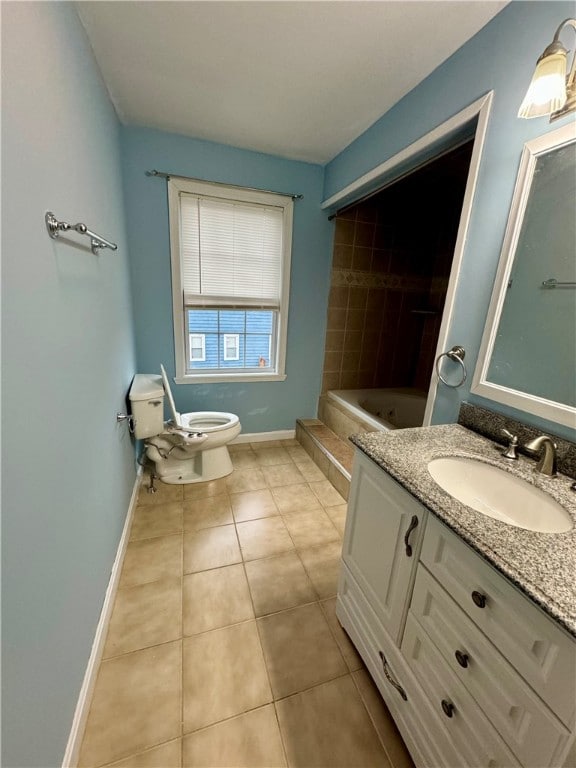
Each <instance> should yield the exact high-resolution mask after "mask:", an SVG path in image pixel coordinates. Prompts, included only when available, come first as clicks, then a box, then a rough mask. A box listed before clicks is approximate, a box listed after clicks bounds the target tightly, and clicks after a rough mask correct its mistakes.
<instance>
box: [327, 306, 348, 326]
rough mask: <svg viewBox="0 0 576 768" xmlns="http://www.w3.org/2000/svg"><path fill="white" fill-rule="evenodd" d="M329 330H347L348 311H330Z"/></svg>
mask: <svg viewBox="0 0 576 768" xmlns="http://www.w3.org/2000/svg"><path fill="white" fill-rule="evenodd" d="M326 327H327V330H329V331H343V330H344V329H345V328H346V310H345V309H331V308H329V309H328V316H327V326H326Z"/></svg>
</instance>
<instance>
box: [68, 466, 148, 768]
mask: <svg viewBox="0 0 576 768" xmlns="http://www.w3.org/2000/svg"><path fill="white" fill-rule="evenodd" d="M141 482H142V467H138V471H137V474H136V480H135V482H134V488H133V489H132V497H131V498H130V504H129V506H128V513H127V514H126V520H125V522H124V529H123V531H122V536H121V537H120V542H119V544H118V550H117V551H116V558H115V560H114V565H113V566H112V572H111V573H110V581H109V582H108V588H107V590H106V596H105V597H104V604H103V605H102V611H101V613H100V619H99V621H98V626H97V627H96V633H95V635H94V642H93V643H92V650H91V652H90V658H89V659H88V666H87V667H86V672H85V674H84V680H83V681H82V687H81V689H80V694H79V696H78V702H77V704H76V711H75V712H74V719H73V720H72V728H71V730H70V736H69V737H68V744H67V745H66V752H65V753H64V759H63V761H62V768H75V766H77V765H78V759H79V757H80V747H81V745H82V739H83V737H84V728H85V727H86V720H87V719H88V712H89V710H90V703H91V701H92V693H93V691H94V686H95V685H96V676H97V675H98V668H99V666H100V661H101V659H102V653H103V652H104V643H105V642H106V633H107V632H108V624H109V622H110V618H111V616H112V608H113V606H114V599H115V597H116V592H117V590H118V582H119V581H120V572H121V570H122V563H123V562H124V554H125V552H126V547H127V546H128V536H129V533H130V524H131V523H132V517H133V515H134V509H135V508H136V502H137V500H138V490H139V488H140V483H141Z"/></svg>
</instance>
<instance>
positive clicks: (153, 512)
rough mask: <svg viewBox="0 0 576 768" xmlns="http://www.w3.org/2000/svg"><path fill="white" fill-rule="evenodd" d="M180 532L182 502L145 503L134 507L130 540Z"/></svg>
mask: <svg viewBox="0 0 576 768" xmlns="http://www.w3.org/2000/svg"><path fill="white" fill-rule="evenodd" d="M181 532H182V502H181V501H176V502H172V503H169V504H153V505H152V504H147V505H143V506H139V507H136V510H135V511H134V517H133V519H132V527H131V529H130V540H131V541H135V540H137V539H152V538H155V537H157V536H169V535H170V534H171V533H181Z"/></svg>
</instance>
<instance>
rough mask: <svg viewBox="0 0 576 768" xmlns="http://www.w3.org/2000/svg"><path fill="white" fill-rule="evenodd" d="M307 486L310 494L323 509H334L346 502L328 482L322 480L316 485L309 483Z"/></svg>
mask: <svg viewBox="0 0 576 768" xmlns="http://www.w3.org/2000/svg"><path fill="white" fill-rule="evenodd" d="M309 485H310V489H311V490H312V493H313V494H314V495H315V496H316V498H317V499H318V501H319V502H320V504H322V506H323V507H335V506H337V505H339V504H345V503H346V500H345V499H343V498H342V496H340V494H339V493H338V491H337V490H336V489H335V488H334V486H333V485H332V483H331V482H330V481H329V480H322V481H321V482H318V483H309Z"/></svg>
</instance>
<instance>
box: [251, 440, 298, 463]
mask: <svg viewBox="0 0 576 768" xmlns="http://www.w3.org/2000/svg"><path fill="white" fill-rule="evenodd" d="M252 447H253V448H254V453H255V454H256V458H257V460H258V464H260V466H262V467H270V466H272V465H273V464H288V463H289V462H290V461H291V458H290V456H289V454H288V453H287V451H286V449H285V448H282V447H281V446H278V447H269V446H265V445H263V444H262V443H260V444H259V445H256V444H254V445H253V446H252Z"/></svg>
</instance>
